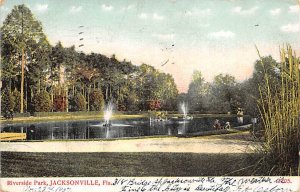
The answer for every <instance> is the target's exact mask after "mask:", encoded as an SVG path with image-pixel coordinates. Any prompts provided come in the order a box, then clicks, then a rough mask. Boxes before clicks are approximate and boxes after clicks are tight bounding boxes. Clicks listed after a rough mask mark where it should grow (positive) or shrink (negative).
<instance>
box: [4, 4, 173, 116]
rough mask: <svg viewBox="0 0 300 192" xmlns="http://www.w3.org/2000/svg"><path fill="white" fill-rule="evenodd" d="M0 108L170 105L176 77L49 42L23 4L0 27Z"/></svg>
mask: <svg viewBox="0 0 300 192" xmlns="http://www.w3.org/2000/svg"><path fill="white" fill-rule="evenodd" d="M1 34H2V42H1V54H2V58H1V62H2V69H1V72H2V94H1V95H2V97H1V101H2V112H6V111H11V110H13V111H14V112H20V113H23V112H42V111H43V112H44V111H46V112H48V111H98V110H101V109H102V107H103V105H104V103H105V102H108V101H112V102H113V103H114V104H115V105H116V107H117V109H118V110H130V111H136V110H149V109H150V110H155V109H163V110H174V109H175V108H176V99H177V95H178V90H177V88H176V85H175V82H174V78H173V77H172V76H171V75H170V74H166V73H162V72H160V71H158V70H157V69H155V68H154V67H152V66H150V65H147V64H142V65H140V66H136V65H133V64H132V63H131V62H130V61H126V60H123V61H119V60H118V59H117V58H116V56H115V55H112V56H111V57H107V56H105V55H102V54H99V53H91V54H85V53H83V52H78V51H76V50H75V46H71V47H64V46H63V45H62V43H61V42H58V43H57V44H56V45H54V46H52V45H50V43H49V41H48V40H47V36H46V34H45V33H44V32H43V28H42V24H41V23H40V22H39V21H38V20H37V19H36V18H35V17H34V15H33V14H32V13H31V11H30V9H29V8H28V7H26V6H25V5H18V6H15V7H14V8H13V9H12V11H11V13H10V14H8V16H7V17H6V19H5V20H4V22H3V25H2V27H1Z"/></svg>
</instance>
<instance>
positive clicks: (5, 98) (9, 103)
mask: <svg viewBox="0 0 300 192" xmlns="http://www.w3.org/2000/svg"><path fill="white" fill-rule="evenodd" d="M15 104H16V103H15V97H14V96H13V94H12V92H11V91H10V90H9V89H4V90H3V91H2V97H1V110H2V112H4V113H8V112H10V111H11V110H14V108H15Z"/></svg>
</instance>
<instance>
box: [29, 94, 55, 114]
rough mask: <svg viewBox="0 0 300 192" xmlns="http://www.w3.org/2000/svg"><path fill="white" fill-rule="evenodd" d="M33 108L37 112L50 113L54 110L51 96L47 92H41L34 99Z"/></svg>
mask: <svg viewBox="0 0 300 192" xmlns="http://www.w3.org/2000/svg"><path fill="white" fill-rule="evenodd" d="M33 107H34V111H35V112H49V111H51V108H52V103H51V99H50V95H49V93H48V92H47V91H44V90H43V91H41V92H39V93H37V94H36V95H35V96H34V97H33Z"/></svg>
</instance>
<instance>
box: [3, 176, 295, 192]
mask: <svg viewBox="0 0 300 192" xmlns="http://www.w3.org/2000/svg"><path fill="white" fill-rule="evenodd" d="M299 181H300V177H299V176H298V177H116V178H114V177H108V178H101V177H92V178H80V177H79V178H1V181H0V187H1V189H0V190H3V191H14V192H18V191H22V192H79V191H80V192H82V191H85V192H89V191H99V192H100V191H105V192H144V191H153V192H179V191H183V192H185V191H191V192H192V191H199V192H201V191H209V192H227V191H228V192H231V191H232V192H252V191H253V192H294V191H300V183H299Z"/></svg>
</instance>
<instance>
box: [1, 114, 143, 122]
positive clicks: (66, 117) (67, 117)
mask: <svg viewBox="0 0 300 192" xmlns="http://www.w3.org/2000/svg"><path fill="white" fill-rule="evenodd" d="M141 117H146V115H145V114H138V115H123V114H117V115H113V117H112V119H130V118H141ZM89 119H103V115H102V114H99V115H78V116H73V115H72V114H66V115H61V116H48V117H33V116H30V117H18V118H14V119H13V120H5V119H1V120H0V123H2V124H9V123H26V122H41V121H65V120H89Z"/></svg>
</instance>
